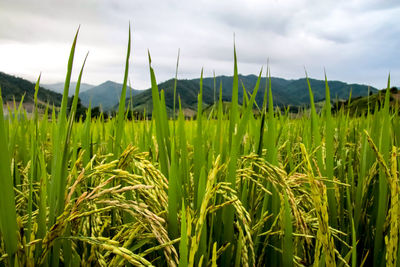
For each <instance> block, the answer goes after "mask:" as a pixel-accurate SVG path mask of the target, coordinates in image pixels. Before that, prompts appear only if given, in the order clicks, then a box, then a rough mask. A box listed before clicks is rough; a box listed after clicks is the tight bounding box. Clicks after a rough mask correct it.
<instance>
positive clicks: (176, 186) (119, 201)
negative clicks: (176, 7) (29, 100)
mask: <svg viewBox="0 0 400 267" xmlns="http://www.w3.org/2000/svg"><path fill="white" fill-rule="evenodd" d="M75 46H76V37H75V40H74V43H73V46H72V49H71V54H70V60H69V63H68V72H67V77H66V82H65V90H64V97H63V101H62V103H61V108H60V112H59V113H58V115H57V116H56V114H55V113H53V114H52V116H51V117H52V120H51V121H49V120H47V117H46V114H45V115H44V117H43V118H40V117H39V116H38V113H37V111H35V112H34V116H33V118H31V119H28V118H27V117H25V116H19V115H18V114H15V116H12V117H10V118H9V119H6V120H5V119H4V117H3V113H2V111H0V150H1V151H2V153H0V162H1V165H0V177H1V178H0V183H1V184H0V188H1V189H0V190H1V194H0V227H1V228H0V229H1V235H0V240H1V243H0V265H10V266H20V265H21V266H22V265H27V266H33V265H35V264H42V265H44V266H58V265H63V266H76V265H84V266H90V265H100V266H117V265H118V266H119V265H125V264H128V263H130V264H132V265H134V266H143V265H146V266H150V265H156V266H165V265H170V266H177V265H179V266H216V265H220V266H233V265H234V266H240V265H243V266H255V265H257V266H265V265H268V266H293V265H299V266H303V265H306V266H307V265H311V264H314V265H315V266H324V265H325V266H336V265H339V266H348V265H351V266H361V265H374V266H384V265H388V266H397V264H398V262H397V258H398V257H397V256H398V254H399V239H398V235H399V227H398V221H399V214H400V213H399V212H400V210H399V208H400V205H399V202H398V197H399V196H398V195H399V181H398V163H399V157H398V153H399V149H398V145H399V141H400V140H399V138H400V119H399V116H397V115H394V114H397V110H395V113H393V114H392V113H391V111H390V109H389V103H390V102H389V101H390V95H389V90H388V91H387V93H386V95H385V101H384V102H383V103H382V108H381V109H379V110H378V111H377V112H375V113H374V114H371V113H367V114H366V115H365V116H361V117H358V118H351V117H350V116H349V113H347V112H345V111H344V110H343V109H342V110H341V111H340V112H338V113H337V114H336V115H335V116H332V114H331V102H330V90H329V86H328V83H327V82H326V83H325V86H326V87H325V92H326V105H325V107H324V108H323V109H322V110H321V112H319V113H317V112H316V109H315V105H314V97H313V91H312V86H311V85H310V83H308V80H307V79H306V82H307V83H308V89H309V99H310V103H311V110H310V112H309V113H308V114H304V115H303V116H301V117H299V118H295V119H293V118H291V117H290V116H289V115H288V114H285V113H283V114H282V113H281V112H274V105H273V102H274V100H275V98H274V97H273V95H272V93H271V88H272V87H271V82H270V79H266V80H265V81H268V82H266V86H267V88H268V90H266V92H268V94H267V93H265V94H264V95H263V99H264V101H263V104H262V106H261V107H260V109H261V115H260V116H259V117H257V118H256V117H255V116H254V115H253V112H252V109H253V105H254V102H255V99H256V95H258V93H259V92H258V90H259V88H260V81H261V72H260V76H259V77H258V82H257V83H256V85H255V86H254V88H251V92H252V94H251V95H250V96H249V97H246V96H247V94H244V95H245V97H244V103H243V105H242V106H241V107H240V106H239V100H238V99H239V93H238V91H239V78H238V70H237V63H236V61H237V60H236V54H235V59H234V76H233V77H234V79H233V84H232V104H231V107H230V109H229V114H227V115H224V113H223V103H222V97H219V102H218V105H217V108H216V110H213V111H211V112H214V113H215V116H198V117H197V119H196V120H185V119H184V116H183V111H182V107H181V106H182V105H180V103H179V102H180V101H179V100H178V101H177V103H176V104H177V107H179V108H177V109H178V110H179V112H178V114H179V115H178V117H177V118H176V119H174V120H168V119H167V108H166V104H165V94H164V92H163V91H159V90H158V87H157V83H156V80H155V74H154V70H153V69H152V67H151V60H150V76H151V81H152V102H153V103H154V104H153V116H152V119H151V120H144V121H127V120H126V116H127V113H126V112H125V108H126V106H125V102H124V101H121V102H120V104H119V107H118V108H119V111H118V113H117V115H116V117H114V118H113V119H111V120H108V121H105V120H104V119H103V117H101V116H100V118H98V119H94V120H85V121H84V122H82V121H78V122H74V119H73V118H74V114H75V112H76V107H77V105H78V98H77V97H75V98H74V100H73V103H72V106H71V110H70V113H69V114H70V115H69V116H67V106H68V105H67V102H68V101H67V99H68V98H67V96H68V91H69V81H70V78H71V70H72V63H73V58H74V52H75ZM129 56H130V33H129V42H128V52H127V58H126V68H125V75H124V83H123V87H122V91H121V96H125V95H126V90H127V80H128V69H129V68H128V62H129ZM149 59H150V58H149ZM82 72H83V67H82V70H81V72H80V76H79V79H78V84H77V87H76V89H75V90H76V91H75V96H77V95H78V93H79V83H80V80H81V75H82ZM39 82H40V78H39V80H38V82H37V85H36V93H38V92H39V91H40V89H39ZM202 88H203V80H202V79H200V80H199V94H198V98H197V99H198V102H197V107H198V110H197V114H202V108H203V104H202V99H203V90H202ZM388 88H390V86H389V85H388ZM219 95H220V96H221V95H222V86H220V87H219ZM0 102H1V101H0ZM35 102H37V101H36V98H35ZM396 107H397V106H396ZM239 109H240V110H239ZM87 112H88V114H87V117H90V110H88V111H87ZM128 112H129V111H128ZM214 118H215V119H214Z"/></svg>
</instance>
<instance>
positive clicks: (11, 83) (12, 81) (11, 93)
mask: <svg viewBox="0 0 400 267" xmlns="http://www.w3.org/2000/svg"><path fill="white" fill-rule="evenodd" d="M0 86H1V89H2V94H3V101H4V102H6V101H14V100H15V101H18V102H19V101H21V99H22V97H23V96H24V102H30V103H33V98H34V94H35V84H34V83H31V82H29V81H27V80H25V79H22V78H18V77H15V76H12V75H8V74H5V73H3V72H0ZM61 99H62V95H61V94H58V93H55V92H53V91H50V90H47V89H45V88H43V87H40V90H39V92H38V101H39V102H41V103H44V104H46V103H50V105H53V104H54V105H55V106H60V104H61Z"/></svg>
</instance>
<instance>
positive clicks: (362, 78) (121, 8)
mask: <svg viewBox="0 0 400 267" xmlns="http://www.w3.org/2000/svg"><path fill="white" fill-rule="evenodd" d="M129 21H130V22H131V26H132V54H131V60H130V62H131V65H130V69H129V74H130V81H131V85H132V87H134V88H138V89H145V88H148V87H149V84H150V82H149V76H150V75H149V71H148V58H147V49H149V51H150V53H151V57H152V64H153V67H154V69H155V72H156V77H157V81H158V82H161V81H164V80H166V79H169V78H172V77H173V76H174V75H175V65H176V58H177V53H178V49H179V48H180V50H181V55H180V65H179V73H178V76H179V78H195V77H199V76H200V72H201V68H202V67H204V74H205V76H212V73H213V71H215V73H216V75H232V73H233V34H234V33H235V36H236V37H235V39H236V48H237V56H238V67H239V72H240V73H242V74H256V73H258V72H259V70H260V68H261V67H262V66H264V67H265V65H266V63H267V60H268V59H269V62H270V68H271V73H272V75H273V76H277V77H283V78H302V77H304V76H305V74H304V67H305V68H306V69H307V72H308V74H309V76H310V77H313V78H323V73H324V68H325V69H326V71H327V75H328V79H330V80H342V81H346V82H351V83H353V82H354V83H363V84H369V85H372V86H375V87H378V88H382V87H385V86H386V82H387V77H388V74H389V72H390V73H391V77H392V84H397V85H400V1H398V0H334V1H329V0H323V1H313V0H270V1H266V0H264V1H257V0H250V1H249V0H247V1H235V0H218V1H216V0H214V1H205V0H196V1H177V0H176V1H167V0H156V1H150V0H143V1H139V0H119V1H116V0H114V1H111V0H109V1H107V0H40V1H38V0H24V1H22V0H1V1H0V71H2V72H6V73H10V74H14V75H17V76H20V77H23V78H27V79H29V80H32V81H33V80H35V79H36V78H37V76H38V75H39V73H40V72H42V83H53V82H61V81H63V80H64V79H65V74H66V68H67V60H68V55H69V50H70V46H71V44H72V41H73V37H74V34H75V31H76V30H77V28H78V26H79V25H81V29H80V32H79V37H78V44H77V51H76V56H75V61H74V66H75V67H74V73H73V77H72V79H73V80H76V79H77V76H78V71H79V69H80V66H81V64H82V62H83V59H84V55H85V54H86V52H87V51H89V52H90V54H89V57H88V61H87V64H86V69H85V72H84V76H83V82H86V83H91V84H95V85H97V84H100V83H102V82H104V81H106V80H112V81H116V82H120V83H122V80H123V73H124V71H123V70H124V64H125V55H126V48H127V40H128V23H129Z"/></svg>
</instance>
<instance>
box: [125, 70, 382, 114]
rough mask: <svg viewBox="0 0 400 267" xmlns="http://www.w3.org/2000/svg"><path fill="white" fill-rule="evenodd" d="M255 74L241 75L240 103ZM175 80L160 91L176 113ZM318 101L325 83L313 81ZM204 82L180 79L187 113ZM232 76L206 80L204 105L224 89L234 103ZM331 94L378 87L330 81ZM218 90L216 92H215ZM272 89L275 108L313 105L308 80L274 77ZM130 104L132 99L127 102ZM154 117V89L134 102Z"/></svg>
mask: <svg viewBox="0 0 400 267" xmlns="http://www.w3.org/2000/svg"><path fill="white" fill-rule="evenodd" d="M257 78H258V77H257V76H255V75H239V103H242V100H243V94H244V93H243V92H244V90H243V88H245V89H246V92H248V93H252V92H253V90H254V87H255V85H256V83H257ZM174 82H175V81H174V79H171V80H168V81H165V82H162V83H160V84H158V88H159V90H164V95H165V102H166V106H167V112H168V113H169V114H171V111H172V110H173V98H174V97H173V95H174ZM309 82H310V86H311V88H312V92H313V94H314V99H315V101H319V100H323V99H325V81H322V80H316V79H309ZM199 84H200V79H191V80H178V82H177V88H176V93H177V96H179V97H180V99H181V103H182V108H183V109H185V110H187V111H194V112H195V111H196V110H197V94H198V93H199ZM232 84H233V77H232V76H218V77H216V78H215V87H214V78H204V79H203V104H204V106H209V105H212V104H213V103H214V101H217V100H218V96H219V87H220V86H221V87H222V100H223V101H226V102H230V101H231V99H232ZM266 84H267V80H266V78H262V79H261V81H260V87H259V90H258V93H257V96H256V103H257V105H258V106H259V107H261V106H262V103H263V99H264V92H265V88H266ZM328 85H329V87H330V94H331V98H332V99H333V100H335V99H348V98H349V96H350V92H351V94H352V97H360V96H366V95H368V94H369V92H372V93H376V92H377V91H378V90H377V89H376V88H374V87H371V86H367V85H360V84H347V83H344V82H341V81H328ZM214 88H215V90H214ZM271 89H272V95H273V99H274V105H275V106H281V107H282V106H307V105H308V104H309V103H310V98H309V93H308V85H307V80H306V79H305V78H302V79H296V80H286V79H282V78H276V77H272V78H271ZM127 102H128V100H127ZM144 109H146V113H147V114H150V113H151V111H152V97H151V89H147V90H144V91H142V92H140V93H139V94H137V95H136V96H135V97H134V99H133V110H135V111H138V112H143V111H144Z"/></svg>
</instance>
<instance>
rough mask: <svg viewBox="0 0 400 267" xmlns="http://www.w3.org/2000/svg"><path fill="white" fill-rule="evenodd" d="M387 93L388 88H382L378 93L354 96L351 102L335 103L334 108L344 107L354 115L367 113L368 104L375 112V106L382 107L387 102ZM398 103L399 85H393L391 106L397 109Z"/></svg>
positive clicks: (399, 102)
mask: <svg viewBox="0 0 400 267" xmlns="http://www.w3.org/2000/svg"><path fill="white" fill-rule="evenodd" d="M385 95H386V89H382V90H380V91H379V92H378V93H377V94H372V95H369V96H361V97H356V98H352V99H351V100H350V104H349V101H339V102H337V103H335V104H334V105H333V108H334V110H335V111H337V110H339V109H342V108H343V109H344V110H346V111H349V112H350V114H352V115H359V114H366V113H367V111H368V106H369V109H370V112H374V110H375V108H377V109H380V108H381V106H382V105H383V104H384V102H385ZM396 103H397V104H400V91H399V90H398V88H397V87H392V88H391V89H390V107H391V108H392V109H395V106H396Z"/></svg>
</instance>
